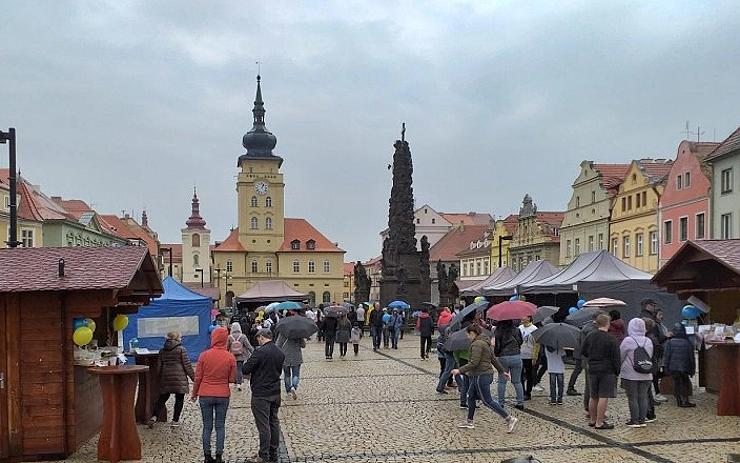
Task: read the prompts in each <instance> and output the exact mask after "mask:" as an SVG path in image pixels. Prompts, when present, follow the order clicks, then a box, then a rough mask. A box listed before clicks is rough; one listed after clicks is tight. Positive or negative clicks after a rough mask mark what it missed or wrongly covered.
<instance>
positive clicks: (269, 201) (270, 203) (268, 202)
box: [265, 196, 272, 207]
mask: <svg viewBox="0 0 740 463" xmlns="http://www.w3.org/2000/svg"><path fill="white" fill-rule="evenodd" d="M265 207H272V198H271V197H269V196H268V197H267V198H265Z"/></svg>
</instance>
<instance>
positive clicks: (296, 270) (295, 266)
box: [293, 260, 301, 273]
mask: <svg viewBox="0 0 740 463" xmlns="http://www.w3.org/2000/svg"><path fill="white" fill-rule="evenodd" d="M300 271H301V263H300V262H298V261H297V260H294V261H293V273H299V272H300Z"/></svg>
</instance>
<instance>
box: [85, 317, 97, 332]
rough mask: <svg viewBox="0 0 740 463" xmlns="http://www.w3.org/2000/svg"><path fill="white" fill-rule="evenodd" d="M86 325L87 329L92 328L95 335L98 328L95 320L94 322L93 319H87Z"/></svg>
mask: <svg viewBox="0 0 740 463" xmlns="http://www.w3.org/2000/svg"><path fill="white" fill-rule="evenodd" d="M85 323H87V327H88V328H90V329H91V330H92V332H93V333H94V332H95V327H97V326H98V325H96V324H95V320H93V319H92V318H86V319H85Z"/></svg>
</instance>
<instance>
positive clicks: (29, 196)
mask: <svg viewBox="0 0 740 463" xmlns="http://www.w3.org/2000/svg"><path fill="white" fill-rule="evenodd" d="M9 172H10V170H9V169H0V179H2V181H3V182H4V183H7V184H8V185H9V184H10V181H9V178H8V177H9ZM17 185H18V194H19V195H20V202H19V204H18V218H20V219H24V220H32V221H36V222H42V221H44V220H65V219H70V218H72V217H71V216H70V214H69V213H68V212H67V211H66V210H64V208H63V207H61V206H60V205H58V204H57V203H55V202H54V201H52V200H51V198H49V197H48V196H46V195H45V194H43V193H42V192H41V190H40V189H39V188H38V187H36V186H34V185H31V183H29V182H28V180H26V179H25V178H23V177H21V176H20V175H19V176H18V183H17ZM74 220H76V219H74Z"/></svg>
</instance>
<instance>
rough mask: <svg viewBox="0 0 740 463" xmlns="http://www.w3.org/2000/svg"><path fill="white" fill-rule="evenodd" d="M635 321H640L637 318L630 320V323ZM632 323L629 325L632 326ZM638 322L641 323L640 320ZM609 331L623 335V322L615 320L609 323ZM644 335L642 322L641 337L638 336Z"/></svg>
mask: <svg viewBox="0 0 740 463" xmlns="http://www.w3.org/2000/svg"><path fill="white" fill-rule="evenodd" d="M635 320H640V319H639V318H634V319H632V321H635ZM632 321H630V325H632ZM640 321H641V322H642V320H640ZM609 329H610V331H621V332H622V333H624V320H622V319H621V318H619V319H617V320H612V321H610V322H609ZM644 334H645V322H642V335H640V336H643V335H644ZM630 336H632V333H630Z"/></svg>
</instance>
